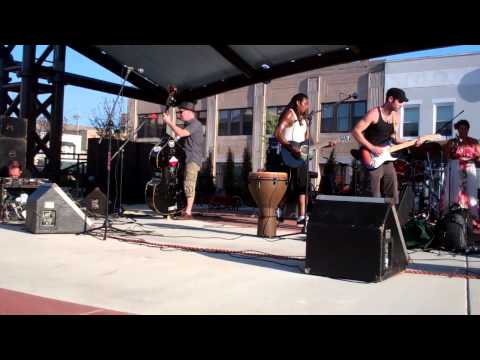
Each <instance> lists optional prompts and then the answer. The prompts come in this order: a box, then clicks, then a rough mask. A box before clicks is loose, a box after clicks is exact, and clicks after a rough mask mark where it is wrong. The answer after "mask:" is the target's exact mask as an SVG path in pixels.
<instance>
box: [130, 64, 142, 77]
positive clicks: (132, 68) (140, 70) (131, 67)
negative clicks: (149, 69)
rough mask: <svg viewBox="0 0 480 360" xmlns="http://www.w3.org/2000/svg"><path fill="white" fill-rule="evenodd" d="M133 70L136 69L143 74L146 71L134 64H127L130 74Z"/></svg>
mask: <svg viewBox="0 0 480 360" xmlns="http://www.w3.org/2000/svg"><path fill="white" fill-rule="evenodd" d="M132 71H136V72H138V73H140V74H143V73H144V72H145V70H144V69H143V68H135V67H133V66H127V74H128V75H129V74H130V73H131V72H132Z"/></svg>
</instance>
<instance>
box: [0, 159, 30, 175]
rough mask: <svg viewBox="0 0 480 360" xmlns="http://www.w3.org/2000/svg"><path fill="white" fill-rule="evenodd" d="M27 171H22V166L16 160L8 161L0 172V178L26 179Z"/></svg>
mask: <svg viewBox="0 0 480 360" xmlns="http://www.w3.org/2000/svg"><path fill="white" fill-rule="evenodd" d="M28 175H29V174H28V171H25V172H24V171H23V167H22V164H21V163H20V161H18V160H10V161H9V162H8V165H7V166H5V167H4V168H3V169H2V171H0V177H9V178H16V179H18V178H28V177H29V176H28Z"/></svg>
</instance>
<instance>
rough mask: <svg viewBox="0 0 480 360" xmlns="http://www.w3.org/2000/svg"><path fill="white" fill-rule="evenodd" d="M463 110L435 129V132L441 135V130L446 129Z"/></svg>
mask: <svg viewBox="0 0 480 360" xmlns="http://www.w3.org/2000/svg"><path fill="white" fill-rule="evenodd" d="M464 112H465V110H462V111H460V112H459V113H458V115H457V116H455V117H454V118H453V119H452V120H450V121H448V122H446V123H445V124H444V125H443V126H442V127H441V128H440V129H438V130H437V132H436V133H435V134H438V135H441V134H442V131H443V130H444V129H446V128H447V127H448V126H450V127H451V126H452V124H453V122H454V121H455V119H456V118H458V117H459V116H460V115H462V114H463V113H464Z"/></svg>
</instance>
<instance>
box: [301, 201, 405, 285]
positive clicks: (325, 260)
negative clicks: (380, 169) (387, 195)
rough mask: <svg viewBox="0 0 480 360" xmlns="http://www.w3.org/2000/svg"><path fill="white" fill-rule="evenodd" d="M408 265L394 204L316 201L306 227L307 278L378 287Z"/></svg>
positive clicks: (385, 202) (387, 202)
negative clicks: (309, 275) (368, 284)
mask: <svg viewBox="0 0 480 360" xmlns="http://www.w3.org/2000/svg"><path fill="white" fill-rule="evenodd" d="M407 264H408V253H407V248H406V246H405V241H404V239H403V234H402V229H401V226H400V223H399V219H398V215H397V211H396V209H395V206H394V205H393V204H392V203H391V201H390V200H388V199H378V198H359V197H339V196H324V195H321V196H319V197H318V198H317V200H316V202H315V204H314V207H313V212H312V215H311V217H310V221H309V223H308V227H307V251H306V265H305V272H306V273H309V274H313V275H319V276H326V277H330V278H335V279H346V280H354V281H361V282H380V281H383V280H385V279H387V278H389V277H391V276H393V275H395V274H397V273H399V272H401V271H403V270H404V269H405V268H406V266H407Z"/></svg>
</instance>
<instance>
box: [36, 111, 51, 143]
mask: <svg viewBox="0 0 480 360" xmlns="http://www.w3.org/2000/svg"><path fill="white" fill-rule="evenodd" d="M49 131H50V121H48V119H47V118H46V117H45V116H43V115H41V116H39V117H38V118H37V132H38V134H39V135H40V137H41V138H43V137H44V136H45V135H47V134H48V132H49Z"/></svg>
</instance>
